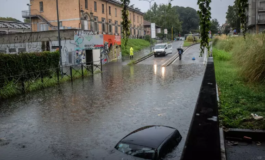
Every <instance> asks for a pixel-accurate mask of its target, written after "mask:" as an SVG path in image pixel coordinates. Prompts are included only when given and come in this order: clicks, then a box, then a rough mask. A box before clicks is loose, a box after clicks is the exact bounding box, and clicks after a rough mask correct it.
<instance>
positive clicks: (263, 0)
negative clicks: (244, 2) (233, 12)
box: [247, 0, 265, 33]
mask: <svg viewBox="0 0 265 160" xmlns="http://www.w3.org/2000/svg"><path fill="white" fill-rule="evenodd" d="M248 3H249V7H248V10H247V14H248V24H247V27H248V32H250V33H260V32H262V31H264V30H265V0H248Z"/></svg>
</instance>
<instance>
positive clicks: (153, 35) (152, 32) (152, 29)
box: [151, 23, 156, 38]
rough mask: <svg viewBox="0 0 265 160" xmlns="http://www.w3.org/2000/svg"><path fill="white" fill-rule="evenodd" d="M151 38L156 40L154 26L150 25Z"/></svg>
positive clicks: (153, 24)
mask: <svg viewBox="0 0 265 160" xmlns="http://www.w3.org/2000/svg"><path fill="white" fill-rule="evenodd" d="M151 38H156V24H155V23H151Z"/></svg>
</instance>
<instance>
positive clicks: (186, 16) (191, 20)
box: [172, 6, 200, 35]
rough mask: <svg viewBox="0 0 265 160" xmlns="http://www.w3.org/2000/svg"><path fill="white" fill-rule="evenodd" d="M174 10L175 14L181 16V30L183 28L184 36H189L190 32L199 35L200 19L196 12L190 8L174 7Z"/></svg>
mask: <svg viewBox="0 0 265 160" xmlns="http://www.w3.org/2000/svg"><path fill="white" fill-rule="evenodd" d="M172 8H173V10H174V11H175V14H178V15H179V20H180V22H181V26H182V27H181V28H182V32H181V33H182V35H184V34H188V33H190V32H192V33H194V32H196V33H199V32H198V29H199V23H200V18H199V15H198V14H197V12H196V10H195V9H193V8H190V7H179V6H173V7H172Z"/></svg>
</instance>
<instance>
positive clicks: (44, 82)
mask: <svg viewBox="0 0 265 160" xmlns="http://www.w3.org/2000/svg"><path fill="white" fill-rule="evenodd" d="M101 71H102V65H95V64H93V63H92V64H90V65H87V64H79V65H69V66H62V67H57V68H49V69H46V70H39V71H37V72H23V71H22V72H21V73H20V74H19V75H11V76H9V77H1V76H0V99H5V98H9V97H11V96H14V95H18V94H25V93H28V92H31V91H33V90H38V89H42V88H46V87H49V86H53V85H56V84H59V83H62V82H65V81H73V80H74V79H76V78H84V77H85V76H89V75H93V74H94V73H97V72H101Z"/></svg>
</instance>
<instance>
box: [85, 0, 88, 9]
mask: <svg viewBox="0 0 265 160" xmlns="http://www.w3.org/2000/svg"><path fill="white" fill-rule="evenodd" d="M85 8H86V9H88V2H87V0H85Z"/></svg>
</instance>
